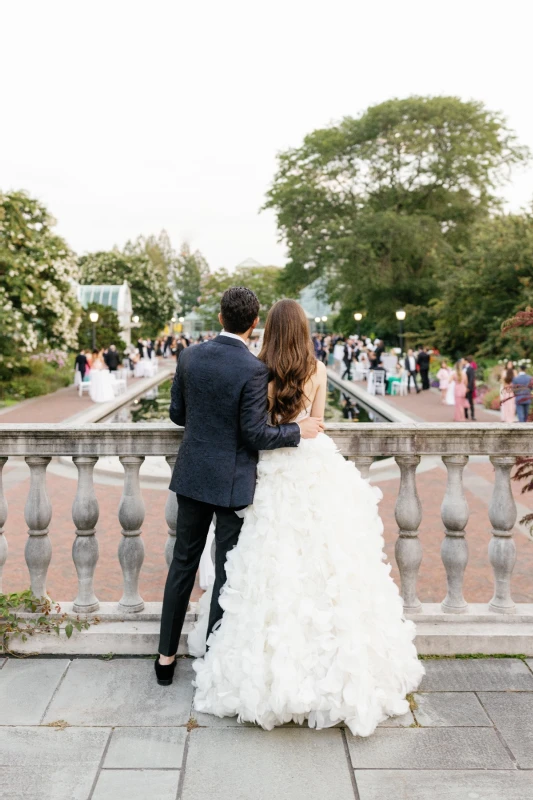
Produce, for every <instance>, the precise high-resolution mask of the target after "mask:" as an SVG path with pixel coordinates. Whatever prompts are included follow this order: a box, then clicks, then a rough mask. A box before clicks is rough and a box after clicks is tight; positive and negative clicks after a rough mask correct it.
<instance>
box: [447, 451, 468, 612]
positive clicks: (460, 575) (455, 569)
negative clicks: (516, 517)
mask: <svg viewBox="0 0 533 800" xmlns="http://www.w3.org/2000/svg"><path fill="white" fill-rule="evenodd" d="M442 460H443V462H444V464H445V465H446V469H447V470H448V482H447V484H446V493H445V495H444V499H443V501H442V505H441V516H442V521H443V523H444V529H445V534H446V536H445V538H444V540H443V542H442V545H441V549H440V552H441V556H442V562H443V564H444V568H445V569H446V579H447V585H448V592H447V594H446V597H445V598H444V600H443V602H442V610H443V611H445V612H447V613H450V614H462V613H465V612H466V611H467V609H468V603H467V602H466V600H465V599H464V597H463V579H464V572H465V568H466V565H467V563H468V544H467V542H466V539H465V527H466V524H467V522H468V516H469V509H468V503H467V502H466V497H465V494H464V491H463V470H464V468H465V466H466V464H467V463H468V456H443V457H442Z"/></svg>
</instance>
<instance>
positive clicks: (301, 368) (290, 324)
mask: <svg viewBox="0 0 533 800" xmlns="http://www.w3.org/2000/svg"><path fill="white" fill-rule="evenodd" d="M259 358H260V359H261V361H263V362H264V363H265V364H266V365H267V367H268V370H269V373H270V376H269V380H270V381H271V382H272V383H273V392H272V396H271V398H270V404H269V412H270V415H271V417H272V419H273V420H275V421H276V422H277V421H279V422H280V423H284V422H290V421H291V420H293V419H294V418H295V417H296V416H297V415H298V414H299V413H300V411H303V409H304V408H305V405H306V402H308V401H309V398H308V397H306V395H305V387H306V384H307V383H308V382H309V381H310V379H311V378H312V376H313V375H314V374H315V372H316V358H315V353H314V348H313V343H312V342H311V335H310V333H309V324H308V322H307V317H306V316H305V312H304V310H303V308H302V307H301V305H300V304H299V303H297V302H296V300H278V302H277V303H275V304H274V305H273V306H272V308H271V309H270V311H269V312H268V316H267V320H266V323H265V334H264V337H263V347H262V348H261V352H260V353H259Z"/></svg>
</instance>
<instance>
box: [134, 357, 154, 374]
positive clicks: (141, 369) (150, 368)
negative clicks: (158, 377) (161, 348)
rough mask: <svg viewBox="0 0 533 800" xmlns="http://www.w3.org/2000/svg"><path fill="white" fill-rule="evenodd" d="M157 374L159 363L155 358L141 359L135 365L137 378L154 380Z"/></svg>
mask: <svg viewBox="0 0 533 800" xmlns="http://www.w3.org/2000/svg"><path fill="white" fill-rule="evenodd" d="M156 372H157V361H156V359H155V358H141V360H140V361H138V362H137V363H136V364H135V369H134V371H133V374H134V375H135V377H136V378H153V376H154V375H155V373H156Z"/></svg>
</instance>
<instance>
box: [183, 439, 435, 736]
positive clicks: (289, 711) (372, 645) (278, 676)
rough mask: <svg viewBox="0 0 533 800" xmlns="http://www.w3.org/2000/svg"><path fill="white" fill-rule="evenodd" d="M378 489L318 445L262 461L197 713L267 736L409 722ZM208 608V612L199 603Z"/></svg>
mask: <svg viewBox="0 0 533 800" xmlns="http://www.w3.org/2000/svg"><path fill="white" fill-rule="evenodd" d="M380 499H381V492H380V491H379V489H376V488H373V487H371V486H370V484H369V483H368V482H367V481H365V480H364V479H363V478H361V475H360V473H359V472H358V470H357V469H356V468H355V466H354V464H352V463H350V462H347V461H345V460H344V458H343V457H342V456H341V455H340V454H339V453H338V452H337V450H336V448H335V445H334V443H333V442H332V440H331V439H329V438H328V437H327V436H326V435H324V434H321V435H319V437H318V438H317V439H315V440H304V441H302V442H301V444H300V446H299V447H297V448H285V449H281V450H274V451H268V452H263V453H261V458H260V461H259V466H258V483H257V489H256V493H255V498H254V503H253V505H252V506H250V507H249V508H248V509H247V510H246V513H245V519H244V524H243V527H242V531H241V535H240V538H239V542H238V544H237V546H236V547H235V548H234V549H233V550H232V551H231V552H230V553H229V555H228V560H227V565H226V569H227V583H226V586H225V587H224V589H223V592H222V595H221V598H220V603H221V606H222V607H223V609H224V617H223V619H222V622H221V624H220V626H219V627H218V629H217V630H215V631H214V632H213V633H212V634H211V637H210V640H209V650H208V653H207V655H206V656H205V657H204V658H203V659H198V660H197V661H195V663H194V669H195V671H196V679H195V686H196V694H195V700H194V707H195V709H196V710H197V711H201V712H207V713H210V714H214V715H216V716H219V717H223V716H235V715H238V718H239V721H241V722H255V723H257V724H259V725H261V726H262V727H263V728H265V729H267V730H271V729H272V728H273V727H274V726H276V725H282V724H284V723H287V722H291V721H294V722H298V723H302V722H303V721H304V720H308V724H309V726H310V727H314V728H324V727H330V726H332V725H335V724H337V723H339V722H344V723H346V724H347V725H348V726H349V728H350V729H351V731H352V733H354V734H357V735H360V736H368V735H370V734H371V733H372V732H373V730H374V729H375V727H376V725H378V724H379V723H380V722H381V721H383V720H384V719H386V718H387V717H388V716H394V715H399V714H403V713H406V712H407V710H408V703H407V700H406V699H405V696H406V694H407V693H408V692H412V691H413V690H415V689H416V688H417V687H418V684H419V682H420V679H421V677H422V675H423V672H424V669H423V666H422V664H421V662H420V661H419V660H418V658H417V654H416V650H415V647H414V644H413V639H414V635H415V626H414V624H413V623H412V622H410V621H407V620H405V619H404V616H403V607H402V600H401V598H400V596H399V592H398V588H397V587H396V585H395V583H394V582H393V580H392V578H391V577H390V569H391V568H390V565H389V564H387V563H386V562H385V556H384V553H383V537H382V532H383V525H382V522H381V520H380V517H379V514H378V508H377V505H378V502H379V500H380ZM204 604H205V603H204Z"/></svg>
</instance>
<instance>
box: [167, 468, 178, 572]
mask: <svg viewBox="0 0 533 800" xmlns="http://www.w3.org/2000/svg"><path fill="white" fill-rule="evenodd" d="M165 458H166V462H167V464H168V466H169V467H170V474H171V475H172V472H173V471H174V464H175V463H176V458H177V456H165ZM165 520H166V523H167V526H168V536H167V541H166V544H165V561H166V562H167V567H170V562H171V561H172V556H173V554H174V544H175V542H176V524H177V521H178V499H177V497H176V492H169V493H168V496H167V502H166V503H165Z"/></svg>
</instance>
